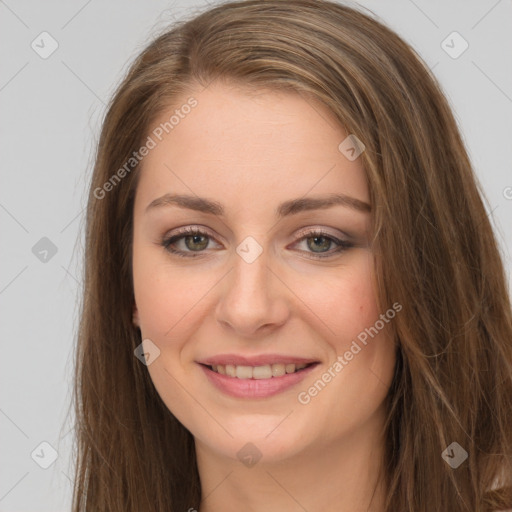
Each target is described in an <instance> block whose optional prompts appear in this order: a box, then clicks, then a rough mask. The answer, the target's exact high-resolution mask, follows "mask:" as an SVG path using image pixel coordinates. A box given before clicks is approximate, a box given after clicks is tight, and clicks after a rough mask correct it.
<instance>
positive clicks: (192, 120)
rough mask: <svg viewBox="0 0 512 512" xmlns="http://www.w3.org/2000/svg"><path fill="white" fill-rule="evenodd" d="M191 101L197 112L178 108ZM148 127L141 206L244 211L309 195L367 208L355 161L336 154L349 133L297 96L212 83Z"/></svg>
mask: <svg viewBox="0 0 512 512" xmlns="http://www.w3.org/2000/svg"><path fill="white" fill-rule="evenodd" d="M190 98H193V100H194V102H195V106H194V107H193V108H184V107H183V106H184V105H187V104H193V103H191V102H190ZM171 118H173V119H172V120H171ZM153 124H154V126H152V127H150V130H149V136H150V137H152V139H153V140H154V142H155V146H154V148H153V149H151V151H150V152H149V154H148V155H147V156H146V157H145V158H144V159H143V161H142V171H141V176H140V180H139V184H138V190H137V196H138V197H139V198H140V199H139V202H141V201H144V202H145V203H147V202H149V201H151V200H152V199H154V197H156V195H158V194H162V193H166V192H173V191H174V192H183V193H188V194H190V193H192V194H197V195H201V196H205V195H206V196H209V197H217V198H219V199H220V198H223V199H224V201H228V202H229V201H231V202H233V201H234V202H238V203H240V202H244V203H245V205H249V204H252V203H255V202H262V201H263V202H264V201H265V200H266V201H267V202H274V201H275V202H279V201H280V200H284V199H286V198H289V197H292V196H293V197H300V196H303V195H305V194H308V192H309V191H311V192H318V193H332V192H340V193H346V194H350V195H352V196H353V197H355V198H357V199H360V200H361V201H366V202H368V190H367V185H366V178H365V173H364V170H363V168H362V164H361V159H359V158H358V159H356V160H354V161H350V160H349V159H347V158H346V156H345V155H344V154H343V153H342V152H341V151H340V149H339V145H340V143H342V141H344V140H345V139H346V137H347V135H348V134H347V133H346V132H345V130H344V129H343V128H342V127H341V125H340V124H339V123H336V122H335V120H334V116H333V114H332V113H331V112H329V110H328V109H327V108H326V107H325V106H323V105H322V104H320V103H319V102H315V101H313V100H311V99H307V98H306V97H304V96H302V95H300V94H298V93H293V92H282V91H270V90H260V91H255V90H244V89H243V88H240V87H234V86H229V85H226V84H219V83H212V84H211V85H210V86H209V87H207V88H206V89H205V90H202V91H195V92H191V93H190V94H189V95H187V94H185V95H183V96H182V97H181V98H179V99H178V100H177V101H175V102H174V104H173V105H172V107H170V108H169V109H168V110H166V111H165V112H161V115H160V116H159V117H158V118H157V119H156V121H155V122H154V123H153ZM155 133H156V134H160V139H161V140H159V138H158V137H157V136H155Z"/></svg>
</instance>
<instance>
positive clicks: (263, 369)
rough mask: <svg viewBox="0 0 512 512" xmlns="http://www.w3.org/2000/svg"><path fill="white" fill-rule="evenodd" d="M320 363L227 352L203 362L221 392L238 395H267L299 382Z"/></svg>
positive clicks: (311, 360)
mask: <svg viewBox="0 0 512 512" xmlns="http://www.w3.org/2000/svg"><path fill="white" fill-rule="evenodd" d="M319 363H320V362H319V361H317V360H313V359H307V358H303V357H295V356H285V355H281V354H266V355H259V356H253V357H247V356H238V355H235V354H225V355H218V356H214V357H210V358H207V359H204V360H203V361H200V362H199V365H200V367H201V368H202V369H203V371H204V373H205V375H206V377H207V378H208V380H209V381H210V382H211V383H212V384H213V385H214V386H215V387H216V388H217V389H219V390H220V391H223V392H224V393H226V394H228V395H231V396H233V397H237V398H265V397H270V396H272V395H275V394H278V393H280V392H282V391H285V390H286V389H288V388H290V387H292V386H294V385H296V384H298V383H299V382H300V381H301V380H302V379H303V378H305V376H306V375H308V374H309V373H310V372H311V371H313V369H314V368H315V367H316V366H318V364H319Z"/></svg>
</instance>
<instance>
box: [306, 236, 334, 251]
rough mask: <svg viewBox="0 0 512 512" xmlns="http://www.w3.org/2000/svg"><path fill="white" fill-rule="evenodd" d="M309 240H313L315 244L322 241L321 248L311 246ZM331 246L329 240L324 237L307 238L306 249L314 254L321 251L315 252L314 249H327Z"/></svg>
mask: <svg viewBox="0 0 512 512" xmlns="http://www.w3.org/2000/svg"><path fill="white" fill-rule="evenodd" d="M310 240H314V242H315V243H317V241H318V240H323V241H324V243H323V244H321V246H318V245H317V246H313V245H312V244H311V243H310ZM330 245H331V240H330V239H329V238H327V237H325V236H313V237H310V238H308V247H309V248H310V249H311V250H313V251H314V252H321V251H315V248H319V247H320V249H329V247H330Z"/></svg>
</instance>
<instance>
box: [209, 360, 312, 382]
mask: <svg viewBox="0 0 512 512" xmlns="http://www.w3.org/2000/svg"><path fill="white" fill-rule="evenodd" d="M306 366H307V364H305V363H302V364H297V365H296V364H294V363H290V364H282V363H276V364H266V365H263V366H234V365H232V364H226V365H223V364H216V365H213V366H212V367H211V368H212V370H213V371H214V372H217V373H220V374H221V375H227V376H228V377H237V378H238V379H270V378H271V377H282V376H283V375H285V374H287V373H295V372H296V371H299V370H302V369H303V368H306Z"/></svg>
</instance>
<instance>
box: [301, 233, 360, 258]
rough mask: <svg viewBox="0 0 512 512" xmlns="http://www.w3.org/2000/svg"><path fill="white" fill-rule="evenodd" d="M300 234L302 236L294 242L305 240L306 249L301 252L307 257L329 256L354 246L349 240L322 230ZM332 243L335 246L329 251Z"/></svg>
mask: <svg viewBox="0 0 512 512" xmlns="http://www.w3.org/2000/svg"><path fill="white" fill-rule="evenodd" d="M302 234H303V235H304V236H302V237H301V238H300V239H299V240H298V242H296V244H297V243H304V242H306V247H307V249H308V250H305V251H302V252H305V253H307V257H308V258H316V259H321V258H329V257H332V256H335V255H337V254H339V253H342V252H344V251H346V250H347V249H349V248H351V247H353V246H354V244H352V243H351V242H348V241H347V240H340V239H339V238H336V237H335V236H333V235H331V234H329V233H327V232H325V231H322V230H316V231H309V232H307V233H302ZM333 244H334V245H335V246H336V247H335V248H334V250H331V251H329V249H330V248H331V247H332V245H333Z"/></svg>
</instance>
